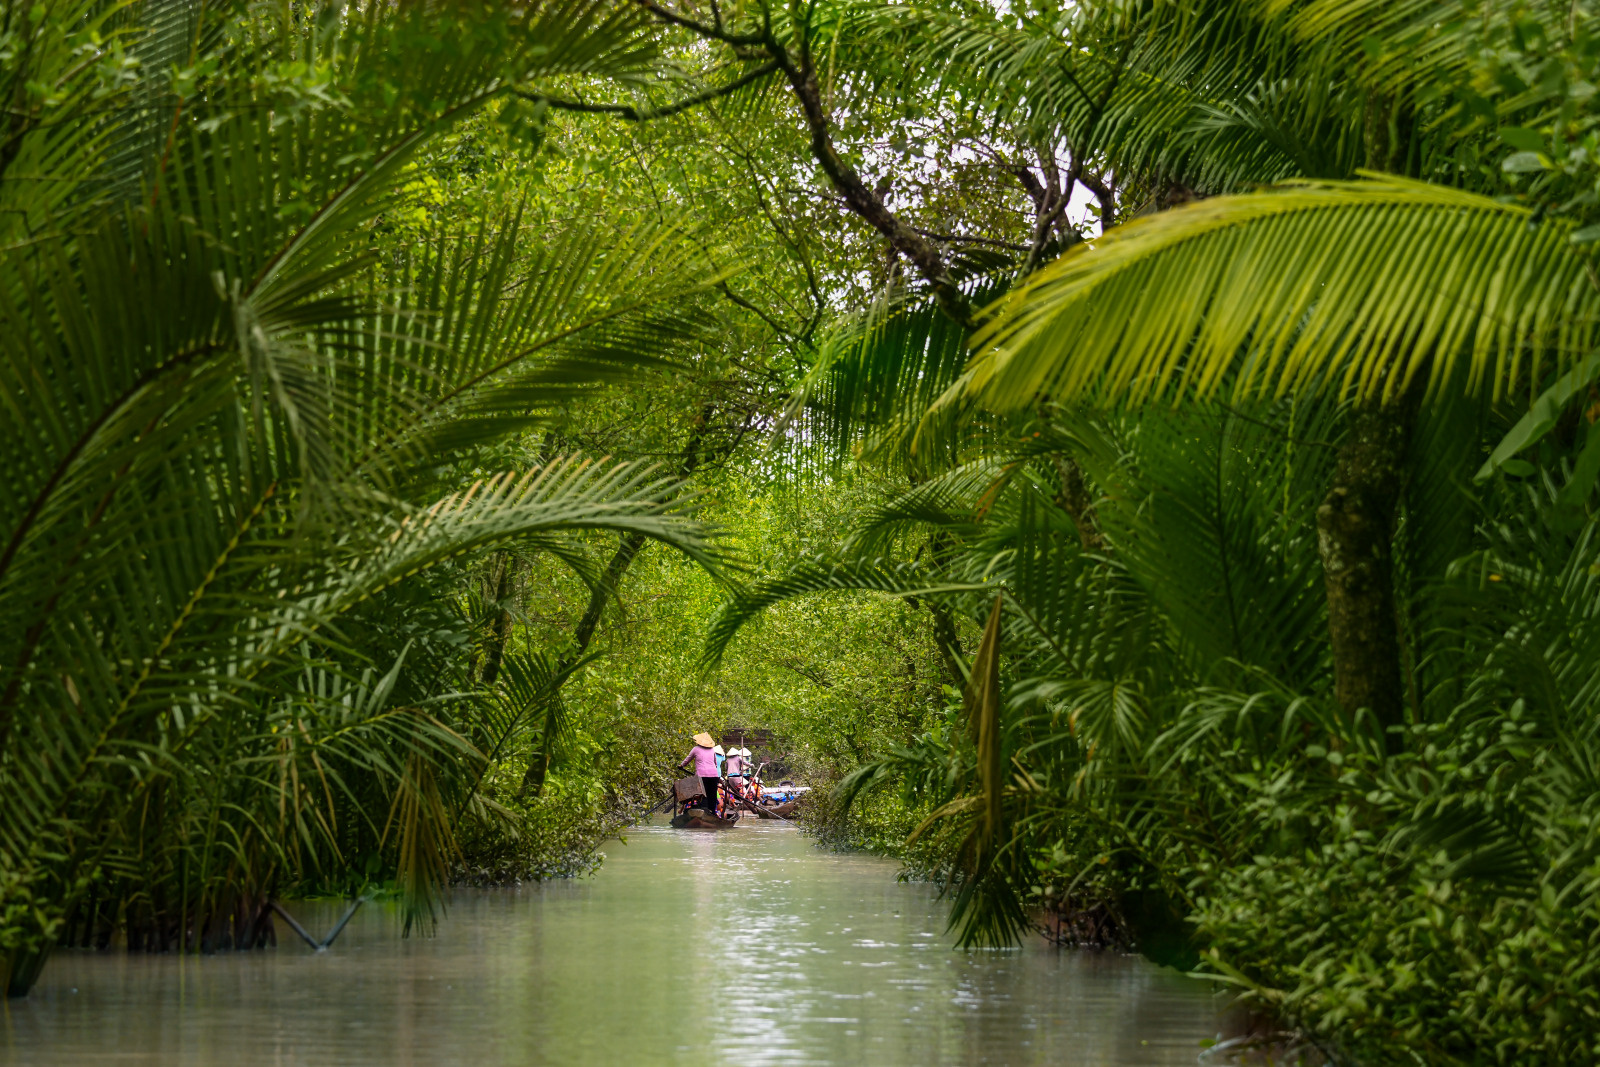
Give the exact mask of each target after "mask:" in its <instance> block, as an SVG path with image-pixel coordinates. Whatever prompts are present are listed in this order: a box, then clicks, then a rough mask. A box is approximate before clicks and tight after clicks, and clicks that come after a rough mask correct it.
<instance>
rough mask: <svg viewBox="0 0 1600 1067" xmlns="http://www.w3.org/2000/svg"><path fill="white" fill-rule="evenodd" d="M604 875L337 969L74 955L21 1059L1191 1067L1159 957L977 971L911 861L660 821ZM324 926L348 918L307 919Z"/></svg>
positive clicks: (36, 1015) (362, 925)
mask: <svg viewBox="0 0 1600 1067" xmlns="http://www.w3.org/2000/svg"><path fill="white" fill-rule="evenodd" d="M606 853H607V860H606V864H605V866H604V868H603V869H602V870H601V872H600V874H599V875H597V876H596V877H594V878H591V879H584V880H581V881H577V882H567V883H556V884H551V885H546V886H542V887H532V888H525V889H520V890H500V891H495V890H488V891H462V892H459V893H457V894H456V896H455V899H454V903H453V905H452V907H451V911H450V914H449V917H448V919H446V921H445V922H444V923H443V924H442V925H441V926H440V930H439V936H437V937H435V938H431V939H427V940H421V939H417V938H412V939H410V940H407V941H401V940H399V939H398V936H397V934H398V929H397V919H396V917H395V915H394V913H393V910H392V909H384V908H377V907H369V908H366V909H363V911H362V913H361V914H359V915H358V916H357V917H356V919H355V920H354V921H353V922H352V923H351V925H350V927H349V928H348V929H347V930H346V931H345V933H344V934H343V935H342V936H341V938H340V940H339V942H338V944H337V945H336V946H335V947H334V949H333V950H332V951H331V952H328V953H325V954H323V955H320V956H313V955H312V954H311V953H310V952H308V951H307V950H305V949H304V948H303V947H302V946H301V945H300V944H299V943H298V942H291V941H290V940H288V939H287V938H285V939H283V940H282V942H281V944H280V946H279V948H278V949H276V950H270V951H267V952H264V953H239V954H237V955H226V956H213V957H208V958H204V959H195V958H192V957H189V958H184V957H175V956H154V957H151V956H124V955H120V954H111V955H100V954H96V953H90V952H67V953H62V954H60V955H58V956H57V957H56V958H54V959H53V960H52V961H51V963H50V965H49V967H48V968H47V969H46V971H45V975H44V978H43V980H42V981H41V982H40V985H39V987H38V988H37V989H36V990H35V992H34V994H33V995H32V996H31V997H30V998H28V999H27V1000H26V1001H22V1002H15V1003H12V1004H10V1005H8V1006H7V1008H6V1009H4V1011H5V1016H4V1019H3V1030H0V1060H4V1061H5V1062H8V1063H18V1064H84V1063H112V1062H115V1063H118V1064H156V1063H159V1064H226V1065H229V1067H236V1065H239V1067H242V1065H247V1064H273V1065H280V1064H283V1065H287V1064H400V1065H409V1064H417V1065H423V1064H454V1063H461V1064H473V1065H488V1064H502V1063H507V1064H510V1063H515V1064H540V1063H552V1064H568V1063H600V1062H604V1061H609V1062H612V1063H617V1064H634V1063H685V1064H691V1063H692V1064H696V1065H700V1067H709V1065H713V1064H723V1063H727V1064H748V1065H764V1064H827V1063H839V1064H847V1063H872V1064H881V1065H897V1064H915V1065H917V1067H926V1065H930V1064H944V1063H952V1064H954V1063H959V1064H977V1063H995V1064H1044V1063H1050V1064H1081V1065H1086V1067H1087V1065H1124V1064H1126V1065H1134V1064H1137V1065H1159V1064H1193V1063H1195V1061H1196V1056H1197V1054H1198V1053H1199V1051H1200V1045H1199V1042H1200V1040H1201V1039H1202V1038H1205V1037H1208V1036H1214V1035H1215V1032H1216V1029H1217V1023H1216V1019H1215V1016H1214V1012H1213V1002H1212V1000H1211V998H1210V996H1209V994H1208V993H1207V991H1206V990H1205V989H1204V988H1203V987H1202V986H1200V985H1198V984H1197V983H1194V982H1192V981H1189V980H1187V979H1184V978H1181V977H1179V976H1177V975H1175V974H1172V973H1170V972H1162V971H1159V970H1157V969H1155V968H1153V967H1150V966H1148V965H1147V964H1145V963H1143V962H1142V961H1139V960H1137V959H1131V958H1127V957H1121V956H1117V955H1113V954H1104V953H1087V952H1058V951H1055V950H1052V949H1049V948H1047V947H1044V946H1038V945H1034V946H1029V947H1027V948H1024V949H1021V950H1014V951H1005V952H974V953H962V952H955V951H952V950H951V949H950V948H949V944H948V941H947V940H946V939H945V937H944V935H943V933H942V929H943V906H942V905H941V904H940V903H939V902H938V901H936V900H934V899H933V896H932V894H931V893H930V892H929V891H928V890H927V888H925V887H922V886H914V885H903V884H899V883H897V882H895V881H894V869H895V868H894V865H893V864H892V863H889V862H887V861H884V860H878V859H872V858H869V857H861V856H837V855H832V854H829V853H825V852H821V851H819V850H817V849H815V848H813V847H812V846H811V845H810V844H809V842H808V841H807V840H806V839H805V838H804V837H802V836H801V835H800V834H799V833H798V831H796V830H795V829H794V828H793V827H792V826H788V825H784V824H774V823H766V824H757V825H754V826H740V827H738V828H736V829H734V830H731V831H726V832H722V833H710V832H705V831H700V832H692V831H674V830H670V829H667V828H666V827H662V826H651V827H640V828H637V829H636V830H635V831H633V832H631V833H630V834H629V835H628V838H627V842H626V843H625V844H624V843H620V842H615V843H612V844H610V845H608V846H607V847H606ZM300 910H301V911H303V912H304V914H305V917H306V920H308V923H307V924H308V925H309V926H311V927H312V929H313V931H320V930H322V929H325V928H326V927H327V926H328V925H330V924H331V923H332V922H334V921H335V919H336V918H337V911H338V909H337V907H335V906H327V907H316V908H312V907H303V908H302V909H300Z"/></svg>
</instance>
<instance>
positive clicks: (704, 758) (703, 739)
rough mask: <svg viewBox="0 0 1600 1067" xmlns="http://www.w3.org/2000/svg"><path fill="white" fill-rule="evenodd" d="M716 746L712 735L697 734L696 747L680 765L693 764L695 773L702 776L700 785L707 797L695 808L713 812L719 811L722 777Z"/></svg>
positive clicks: (700, 800)
mask: <svg viewBox="0 0 1600 1067" xmlns="http://www.w3.org/2000/svg"><path fill="white" fill-rule="evenodd" d="M715 746H716V742H715V741H714V740H713V739H712V737H711V735H710V734H708V733H704V732H701V733H698V734H695V735H694V747H693V748H691V749H690V750H689V754H688V755H687V756H685V757H684V758H683V762H682V763H680V764H678V766H679V767H687V766H689V764H690V763H691V762H693V764H694V773H695V774H697V775H699V776H700V783H701V784H702V785H703V786H705V790H706V795H705V796H703V797H701V798H700V799H699V800H697V801H696V802H695V806H696V807H699V808H704V809H706V810H708V811H711V812H715V811H716V810H717V783H718V782H719V781H720V780H721V776H720V775H718V774H717V753H716V747H715Z"/></svg>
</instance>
